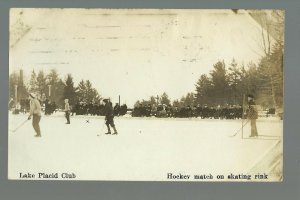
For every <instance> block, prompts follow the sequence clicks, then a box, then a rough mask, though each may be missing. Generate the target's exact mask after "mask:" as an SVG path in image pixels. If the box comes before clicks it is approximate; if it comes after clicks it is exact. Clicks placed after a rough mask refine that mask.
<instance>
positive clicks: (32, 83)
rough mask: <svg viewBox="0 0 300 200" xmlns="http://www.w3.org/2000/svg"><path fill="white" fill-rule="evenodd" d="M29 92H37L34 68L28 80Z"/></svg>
mask: <svg viewBox="0 0 300 200" xmlns="http://www.w3.org/2000/svg"><path fill="white" fill-rule="evenodd" d="M29 92H32V93H37V92H38V86H37V80H36V73H35V71H34V70H32V72H31V76H30V81H29Z"/></svg>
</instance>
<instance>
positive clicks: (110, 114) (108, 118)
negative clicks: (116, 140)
mask: <svg viewBox="0 0 300 200" xmlns="http://www.w3.org/2000/svg"><path fill="white" fill-rule="evenodd" d="M103 102H104V103H105V105H104V114H105V124H106V126H107V133H105V134H111V132H110V127H109V126H111V127H112V128H113V130H114V133H113V134H114V135H116V134H118V132H117V129H116V126H115V124H114V111H113V107H112V103H111V102H110V101H109V99H103Z"/></svg>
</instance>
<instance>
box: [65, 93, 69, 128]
mask: <svg viewBox="0 0 300 200" xmlns="http://www.w3.org/2000/svg"><path fill="white" fill-rule="evenodd" d="M64 111H65V115H66V119H67V123H66V124H70V105H69V99H65V110H64Z"/></svg>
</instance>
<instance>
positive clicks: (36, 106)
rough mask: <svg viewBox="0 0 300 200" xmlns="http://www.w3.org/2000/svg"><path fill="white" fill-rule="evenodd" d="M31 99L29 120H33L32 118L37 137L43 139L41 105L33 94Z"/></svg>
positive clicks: (30, 95) (30, 96)
mask: <svg viewBox="0 0 300 200" xmlns="http://www.w3.org/2000/svg"><path fill="white" fill-rule="evenodd" d="M29 98H30V113H29V116H28V120H30V119H31V116H32V126H33V129H34V131H35V132H36V135H35V137H41V136H42V135H41V129H40V125H39V123H40V120H41V104H40V102H39V101H38V99H37V98H36V96H35V95H34V94H33V93H30V94H29Z"/></svg>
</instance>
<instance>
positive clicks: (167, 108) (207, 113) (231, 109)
mask: <svg viewBox="0 0 300 200" xmlns="http://www.w3.org/2000/svg"><path fill="white" fill-rule="evenodd" d="M242 115H243V108H242V106H240V105H234V106H229V105H227V106H217V107H208V106H206V105H205V106H200V105H198V106H196V107H194V106H185V107H180V108H179V107H177V106H171V105H155V104H153V105H150V104H149V105H146V106H144V105H141V104H140V105H138V106H136V107H134V109H133V111H132V116H133V117H151V116H155V117H175V118H188V117H201V118H202V119H205V118H214V119H240V118H242Z"/></svg>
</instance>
